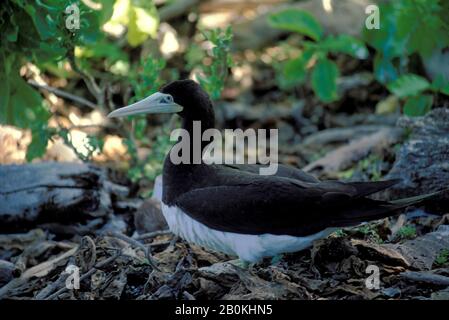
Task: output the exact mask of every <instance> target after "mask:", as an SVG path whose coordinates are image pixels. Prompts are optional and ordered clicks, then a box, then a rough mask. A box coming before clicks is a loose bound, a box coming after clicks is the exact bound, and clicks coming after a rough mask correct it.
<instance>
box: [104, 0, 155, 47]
mask: <svg viewBox="0 0 449 320" xmlns="http://www.w3.org/2000/svg"><path fill="white" fill-rule="evenodd" d="M158 26H159V15H158V12H157V9H156V6H155V5H154V3H153V1H146V0H116V1H115V4H114V7H113V14H112V17H111V19H110V20H109V21H107V22H106V24H105V25H104V27H105V28H106V29H110V30H111V31H113V30H116V29H118V30H121V29H122V28H124V27H126V28H127V33H126V39H127V41H128V43H129V44H130V45H131V46H132V47H136V46H138V45H140V44H142V43H143V42H144V41H145V40H147V39H148V37H152V38H154V37H156V35H157V29H158Z"/></svg>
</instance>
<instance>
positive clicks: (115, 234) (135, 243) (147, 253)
mask: <svg viewBox="0 0 449 320" xmlns="http://www.w3.org/2000/svg"><path fill="white" fill-rule="evenodd" d="M107 235H109V236H111V237H114V238H117V239H120V240H123V241H125V242H127V243H129V244H130V245H132V246H135V247H138V248H140V249H142V250H143V252H144V253H145V258H147V260H148V263H149V264H150V266H151V267H152V268H153V269H156V270H157V271H161V270H160V269H159V268H158V267H157V265H156V262H155V261H154V259H153V257H152V256H151V253H150V250H149V248H148V247H146V246H145V245H144V244H142V243H140V242H139V241H137V240H135V239H133V238H130V237H128V236H126V235H124V234H122V233H118V232H108V233H107Z"/></svg>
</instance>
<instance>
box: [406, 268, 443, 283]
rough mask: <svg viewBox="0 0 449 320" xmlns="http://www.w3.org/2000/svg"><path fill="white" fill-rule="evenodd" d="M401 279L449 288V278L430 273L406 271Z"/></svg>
mask: <svg viewBox="0 0 449 320" xmlns="http://www.w3.org/2000/svg"><path fill="white" fill-rule="evenodd" d="M400 275H401V277H402V278H404V279H407V280H410V281H414V282H423V283H430V284H434V285H439V286H449V277H445V276H442V275H439V274H433V273H430V272H415V271H406V272H402V273H401V274H400Z"/></svg>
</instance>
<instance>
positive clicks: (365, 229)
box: [356, 224, 383, 243]
mask: <svg viewBox="0 0 449 320" xmlns="http://www.w3.org/2000/svg"><path fill="white" fill-rule="evenodd" d="M356 230H357V231H359V232H360V233H362V234H363V235H365V236H366V237H369V238H370V239H371V240H373V241H374V242H375V243H383V240H382V238H381V237H380V235H379V234H378V233H377V230H376V228H375V226H374V225H371V224H365V225H362V226H360V227H358V228H357V229H356Z"/></svg>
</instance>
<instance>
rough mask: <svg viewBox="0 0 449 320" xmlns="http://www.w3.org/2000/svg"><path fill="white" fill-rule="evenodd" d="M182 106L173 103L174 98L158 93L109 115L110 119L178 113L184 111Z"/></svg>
mask: <svg viewBox="0 0 449 320" xmlns="http://www.w3.org/2000/svg"><path fill="white" fill-rule="evenodd" d="M182 109H183V108H182V106H180V105H179V104H177V103H175V102H174V101H173V97H172V96H171V95H169V94H166V93H161V92H156V93H154V94H152V95H150V96H148V97H146V98H145V99H142V100H140V101H137V102H136V103H133V104H131V105H129V106H126V107H123V108H119V109H117V110H114V111H112V112H111V113H110V114H108V118H117V117H124V116H132V115H136V114H145V113H176V112H180V111H182Z"/></svg>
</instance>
